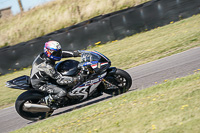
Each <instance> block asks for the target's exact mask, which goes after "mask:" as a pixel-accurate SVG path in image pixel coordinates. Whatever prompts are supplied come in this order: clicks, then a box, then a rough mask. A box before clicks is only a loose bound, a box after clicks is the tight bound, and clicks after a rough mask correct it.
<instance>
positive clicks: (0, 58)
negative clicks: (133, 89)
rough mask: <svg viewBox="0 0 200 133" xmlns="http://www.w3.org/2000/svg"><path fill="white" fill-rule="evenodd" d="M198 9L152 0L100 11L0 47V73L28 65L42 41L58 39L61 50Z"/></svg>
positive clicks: (194, 1) (192, 0)
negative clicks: (82, 19) (83, 18)
mask: <svg viewBox="0 0 200 133" xmlns="http://www.w3.org/2000/svg"><path fill="white" fill-rule="evenodd" d="M198 13H200V0H152V1H150V2H147V3H144V4H141V5H138V6H136V7H132V8H128V9H124V10H120V11H117V12H113V13H109V14H106V15H100V16H97V17H95V18H92V19H90V20H87V21H84V22H81V23H79V24H77V25H73V26H70V27H67V28H64V29H60V30H58V31H55V32H52V33H49V34H47V35H45V36H42V37H39V38H36V39H33V40H30V41H27V42H23V43H20V44H17V45H15V46H9V47H4V48H1V49H0V75H3V74H6V73H9V72H13V71H15V70H18V69H22V68H24V67H27V66H30V65H31V64H32V62H33V60H34V58H35V57H36V56H37V55H38V54H39V53H41V52H42V51H43V46H44V43H45V42H47V41H49V40H56V41H59V42H60V43H61V45H62V48H63V50H77V49H85V48H87V47H88V46H90V45H94V44H95V43H96V42H99V41H101V43H106V42H109V41H114V40H118V39H122V38H124V37H126V36H131V35H133V34H135V33H139V32H141V31H146V30H150V29H153V28H156V27H159V26H163V25H166V24H169V23H170V22H172V21H173V22H175V21H179V20H181V19H184V18H188V17H190V16H192V15H195V14H198Z"/></svg>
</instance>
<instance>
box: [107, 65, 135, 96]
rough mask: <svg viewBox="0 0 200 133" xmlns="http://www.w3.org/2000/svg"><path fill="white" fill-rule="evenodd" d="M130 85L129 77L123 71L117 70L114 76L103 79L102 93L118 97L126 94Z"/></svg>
mask: <svg viewBox="0 0 200 133" xmlns="http://www.w3.org/2000/svg"><path fill="white" fill-rule="evenodd" d="M131 85H132V79H131V76H130V75H129V74H128V73H127V72H126V71H124V70H121V69H117V71H116V72H115V74H112V75H110V76H108V77H106V78H105V81H104V86H105V89H104V92H105V93H107V94H111V95H119V94H122V93H125V92H127V91H128V90H129V89H130V87H131Z"/></svg>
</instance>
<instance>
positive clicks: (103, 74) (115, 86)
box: [6, 50, 132, 121]
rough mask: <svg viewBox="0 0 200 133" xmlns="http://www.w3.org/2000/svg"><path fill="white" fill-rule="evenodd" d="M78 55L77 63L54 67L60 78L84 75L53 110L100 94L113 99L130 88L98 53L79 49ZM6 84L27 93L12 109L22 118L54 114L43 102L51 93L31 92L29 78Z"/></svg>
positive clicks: (124, 75) (129, 81)
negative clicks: (103, 67) (83, 80)
mask: <svg viewBox="0 0 200 133" xmlns="http://www.w3.org/2000/svg"><path fill="white" fill-rule="evenodd" d="M80 53H81V61H80V62H79V61H76V60H71V59H69V60H65V61H61V62H59V63H57V64H56V66H55V69H56V70H57V71H58V72H59V73H60V74H62V75H63V76H77V75H81V74H85V75H87V79H86V80H85V82H83V83H81V82H79V83H78V84H77V85H74V86H72V87H67V88H66V90H67V95H66V96H65V97H64V99H63V100H62V102H61V103H56V104H55V105H56V107H57V108H56V109H58V108H61V107H65V106H69V105H73V104H76V103H80V102H82V101H85V100H89V99H92V98H96V97H98V96H101V95H102V94H103V93H106V94H110V95H113V96H115V95H119V94H122V93H125V92H127V91H128V90H129V89H130V87H131V85H132V79H131V76H130V75H129V74H128V73H127V72H126V71H124V70H121V69H118V68H116V67H110V65H111V61H110V60H109V59H108V58H107V57H106V56H104V55H103V54H101V53H99V52H97V51H84V50H81V51H80ZM105 64H109V65H108V66H109V67H108V68H106V69H104V70H102V71H101V70H100V72H98V74H95V73H96V70H97V69H98V68H100V67H102V66H104V65H105ZM6 85H7V87H9V88H14V89H21V90H27V91H25V92H23V93H22V94H21V95H19V96H18V98H17V100H16V102H15V109H16V111H17V113H18V114H19V115H20V116H21V117H23V118H25V119H27V120H31V121H37V120H40V119H44V118H47V117H49V116H51V114H52V113H53V112H54V110H55V108H53V107H52V106H50V105H49V104H46V103H45V102H44V99H45V98H46V97H48V96H49V95H50V94H48V93H47V92H41V91H38V90H34V88H32V86H31V83H30V77H29V76H26V75H24V76H20V77H18V78H15V79H13V80H10V81H7V83H6Z"/></svg>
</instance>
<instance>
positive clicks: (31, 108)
mask: <svg viewBox="0 0 200 133" xmlns="http://www.w3.org/2000/svg"><path fill="white" fill-rule="evenodd" d="M23 110H24V111H28V112H49V111H51V108H49V107H48V106H46V105H40V104H32V103H24V106H23Z"/></svg>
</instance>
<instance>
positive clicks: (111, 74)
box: [102, 67, 118, 89]
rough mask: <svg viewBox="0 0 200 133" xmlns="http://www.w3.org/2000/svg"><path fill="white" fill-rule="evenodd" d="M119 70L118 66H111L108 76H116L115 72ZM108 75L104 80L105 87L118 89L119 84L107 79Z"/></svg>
mask: <svg viewBox="0 0 200 133" xmlns="http://www.w3.org/2000/svg"><path fill="white" fill-rule="evenodd" d="M116 71H117V68H116V67H110V68H108V69H107V75H106V77H109V76H114V75H115V73H116ZM106 77H105V78H104V79H103V80H102V81H103V83H104V85H105V89H118V86H116V85H114V84H112V83H110V82H109V81H107V80H106Z"/></svg>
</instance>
